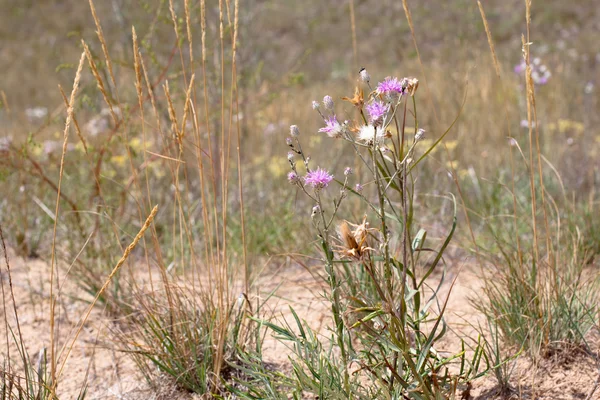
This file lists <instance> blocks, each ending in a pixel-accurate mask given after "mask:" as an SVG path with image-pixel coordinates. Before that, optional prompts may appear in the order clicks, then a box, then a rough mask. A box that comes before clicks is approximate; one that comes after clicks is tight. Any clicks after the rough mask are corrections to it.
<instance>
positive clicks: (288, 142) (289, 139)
mask: <svg viewBox="0 0 600 400" xmlns="http://www.w3.org/2000/svg"><path fill="white" fill-rule="evenodd" d="M285 144H287V145H288V146H292V144H293V141H292V138H291V137H288V138H285Z"/></svg>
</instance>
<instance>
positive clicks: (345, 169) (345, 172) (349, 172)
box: [344, 167, 354, 176]
mask: <svg viewBox="0 0 600 400" xmlns="http://www.w3.org/2000/svg"><path fill="white" fill-rule="evenodd" d="M353 172H354V171H352V168H350V167H346V168H344V175H345V176H348V175H352V173H353Z"/></svg>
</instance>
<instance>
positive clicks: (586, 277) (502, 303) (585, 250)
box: [473, 2, 600, 387]
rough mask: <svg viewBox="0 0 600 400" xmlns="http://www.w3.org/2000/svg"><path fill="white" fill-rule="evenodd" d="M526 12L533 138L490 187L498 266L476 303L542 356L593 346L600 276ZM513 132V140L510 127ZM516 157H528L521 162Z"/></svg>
mask: <svg viewBox="0 0 600 400" xmlns="http://www.w3.org/2000/svg"><path fill="white" fill-rule="evenodd" d="M479 6H480V11H481V16H482V19H483V21H484V25H485V29H486V32H487V34H488V42H489V45H490V49H491V53H492V58H493V63H494V65H495V67H496V73H497V76H498V78H499V79H501V77H500V68H499V64H498V59H497V57H496V53H495V50H494V44H493V40H492V38H491V33H490V28H489V26H488V22H487V20H486V17H485V13H484V11H483V7H482V6H481V4H479ZM525 11H526V28H527V32H526V34H525V35H523V37H522V42H523V59H524V65H525V71H526V76H525V93H524V94H525V96H526V102H525V105H526V112H527V125H528V142H527V143H526V144H525V143H522V144H519V143H518V142H517V141H516V139H514V138H510V139H511V143H510V144H509V151H510V154H509V155H510V164H511V174H510V178H509V179H508V184H502V185H497V186H496V189H492V190H491V191H489V192H487V193H485V191H484V192H483V198H484V200H483V204H485V205H486V207H487V210H486V209H483V208H482V207H478V208H477V209H478V211H480V212H481V214H480V216H483V221H484V226H485V229H486V230H487V232H488V233H489V236H488V237H489V238H490V241H489V244H490V246H486V247H482V246H481V243H480V245H479V246H478V245H477V244H475V245H476V246H478V247H477V251H478V253H483V255H486V256H487V258H488V259H490V260H491V262H492V264H493V265H494V266H496V271H493V272H490V273H485V272H484V274H483V276H484V282H485V286H484V289H483V293H482V295H481V297H480V298H479V299H477V300H476V301H474V302H473V303H474V305H475V306H476V308H477V309H478V310H479V311H480V312H481V313H482V314H484V315H485V316H486V317H487V319H488V324H489V326H490V327H493V329H492V330H493V332H492V333H491V334H492V336H493V337H496V336H497V335H501V337H502V339H503V341H504V343H505V344H506V345H509V346H513V347H514V348H522V349H523V350H525V351H526V352H527V353H528V354H529V355H530V356H531V357H533V358H538V357H548V356H550V355H552V354H555V353H556V352H557V351H570V350H572V349H573V348H574V347H584V348H585V349H586V350H587V351H589V346H588V345H587V342H586V335H587V333H588V332H589V331H590V329H591V328H592V327H594V326H597V323H598V306H597V302H598V294H597V293H598V292H597V289H598V285H599V283H600V281H599V280H598V278H597V277H594V276H593V275H594V274H590V273H588V272H586V267H587V266H588V264H589V261H590V256H591V251H590V250H592V249H591V248H590V247H589V245H586V244H584V243H585V242H586V240H587V239H584V238H583V237H582V236H581V234H580V230H579V229H578V228H577V227H576V226H574V225H573V224H572V223H569V221H570V220H571V219H573V218H574V216H573V214H572V213H571V212H570V207H571V206H570V204H569V202H567V201H561V200H560V199H562V198H564V199H566V197H567V196H566V195H565V192H564V190H565V189H564V185H563V182H562V180H561V178H560V175H559V174H558V173H557V171H556V169H555V168H554V167H553V165H552V164H550V163H549V162H548V160H547V159H546V158H545V157H544V156H543V154H542V150H541V146H540V132H539V121H538V114H537V102H536V86H535V83H536V82H535V81H534V79H533V76H532V68H533V67H532V65H533V64H532V62H531V61H530V58H531V57H530V45H531V43H530V36H529V35H530V21H531V4H530V2H526V10H525ZM506 109H507V110H508V108H506ZM507 117H508V112H507ZM507 130H508V134H509V137H510V136H511V135H510V128H509V125H507ZM515 150H516V151H515ZM514 154H516V155H517V157H519V156H520V157H521V160H520V161H521V162H520V163H517V160H515V158H514ZM547 170H550V171H549V172H547ZM525 178H526V180H527V181H528V182H525ZM552 178H554V179H552ZM556 188H559V190H556ZM477 189H478V191H480V193H481V189H482V186H479V185H477ZM553 193H556V195H555V196H553V195H552V194H553ZM490 194H491V195H490ZM556 197H558V198H559V200H555V198H556ZM565 215H566V218H565ZM500 216H503V217H500ZM565 220H566V221H565ZM494 349H496V350H497V346H495V347H494ZM495 353H497V351H495ZM496 358H497V357H496ZM497 372H498V374H499V375H498V380H499V383H500V384H501V386H503V387H506V385H507V379H508V377H507V371H503V370H501V369H499V370H498V369H497Z"/></svg>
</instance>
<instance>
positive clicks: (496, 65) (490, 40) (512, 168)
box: [473, 1, 523, 267]
mask: <svg viewBox="0 0 600 400" xmlns="http://www.w3.org/2000/svg"><path fill="white" fill-rule="evenodd" d="M477 5H478V6H479V12H480V13H481V19H482V20H483V26H484V28H485V33H486V36H487V40H488V45H489V46H490V52H491V54H492V62H493V63H494V69H495V70H496V76H497V77H498V80H499V81H500V87H501V90H502V99H503V102H504V115H505V120H506V131H507V134H508V138H509V139H512V133H511V130H510V118H509V114H508V101H507V99H506V93H505V90H504V84H503V81H502V76H501V74H500V71H501V69H500V63H499V62H498V57H497V55H496V47H495V46H494V40H493V38H492V32H491V30H490V27H489V25H488V20H487V17H486V16H485V11H484V10H483V5H482V4H481V1H477ZM508 151H509V153H510V172H511V185H512V200H513V215H514V218H513V224H514V229H515V232H517V224H518V223H517V215H518V213H517V196H516V194H515V193H516V188H515V160H514V155H513V150H512V143H511V145H509V147H508ZM515 238H516V241H517V252H518V255H519V257H518V259H519V265H520V266H521V267H522V260H523V257H522V254H523V252H522V250H521V240H520V239H519V235H516V236H515ZM473 244H474V245H475V248H477V246H476V244H475V243H473Z"/></svg>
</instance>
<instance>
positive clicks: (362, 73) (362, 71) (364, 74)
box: [359, 68, 371, 83]
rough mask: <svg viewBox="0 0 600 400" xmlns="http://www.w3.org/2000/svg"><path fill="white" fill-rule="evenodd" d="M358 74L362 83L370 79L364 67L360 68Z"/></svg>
mask: <svg viewBox="0 0 600 400" xmlns="http://www.w3.org/2000/svg"><path fill="white" fill-rule="evenodd" d="M359 75H360V80H361V81H363V82H364V83H369V82H370V81H371V75H369V73H368V72H367V69H366V68H361V69H360V72H359Z"/></svg>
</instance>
